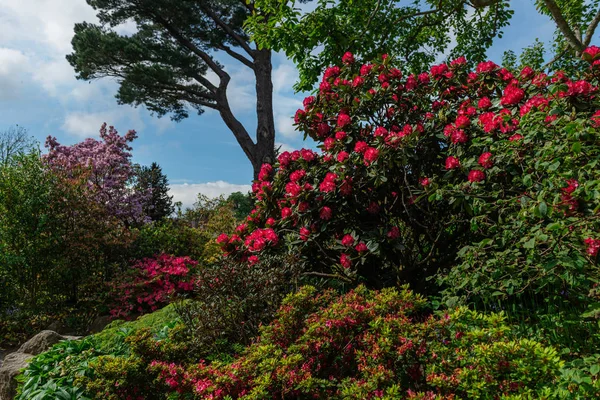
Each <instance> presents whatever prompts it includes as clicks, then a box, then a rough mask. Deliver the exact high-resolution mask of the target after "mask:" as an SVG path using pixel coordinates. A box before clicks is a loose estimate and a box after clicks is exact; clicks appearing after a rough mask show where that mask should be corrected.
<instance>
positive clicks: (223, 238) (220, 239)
mask: <svg viewBox="0 0 600 400" xmlns="http://www.w3.org/2000/svg"><path fill="white" fill-rule="evenodd" d="M213 237H214V236H213ZM227 242H229V236H227V234H225V233H221V234H220V235H219V237H217V243H219V244H226V243H227Z"/></svg>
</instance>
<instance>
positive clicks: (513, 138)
mask: <svg viewBox="0 0 600 400" xmlns="http://www.w3.org/2000/svg"><path fill="white" fill-rule="evenodd" d="M521 139H523V136H522V135H519V134H518V133H517V134H514V135H512V136H511V137H509V138H508V140H510V141H511V142H516V141H517V140H521Z"/></svg>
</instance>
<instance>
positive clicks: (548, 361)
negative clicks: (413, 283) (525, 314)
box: [151, 285, 563, 400]
mask: <svg viewBox="0 0 600 400" xmlns="http://www.w3.org/2000/svg"><path fill="white" fill-rule="evenodd" d="M424 306H425V302H424V300H423V299H422V298H421V297H419V296H418V295H415V294H413V293H412V292H410V291H408V290H406V289H403V290H400V291H398V290H396V289H384V290H382V291H379V292H378V291H371V290H368V289H366V288H365V287H364V286H362V285H361V286H359V287H358V288H357V289H355V290H353V291H351V292H349V293H347V294H345V295H343V296H337V295H336V294H335V293H334V292H333V291H326V292H324V293H321V294H317V291H316V289H314V288H313V287H304V288H302V289H301V290H300V291H299V292H297V293H296V294H293V295H290V296H288V297H287V298H286V300H284V302H283V304H282V306H281V308H280V309H279V311H278V314H277V316H276V319H275V320H274V321H273V322H272V323H271V324H269V325H268V326H265V327H264V328H263V329H262V334H261V336H260V338H259V339H258V341H257V342H256V343H254V344H253V345H251V346H250V347H248V348H247V350H246V352H245V354H244V355H243V356H241V357H239V358H237V359H235V360H234V361H233V362H230V363H218V362H213V363H212V364H209V365H207V364H205V363H200V364H199V365H194V366H191V367H188V368H185V367H184V366H181V365H178V364H176V363H168V362H160V361H155V362H153V363H152V365H151V368H153V369H154V370H155V371H157V372H158V373H159V376H160V379H161V380H162V382H163V385H164V386H165V390H166V391H167V392H172V394H173V395H175V393H179V396H178V397H175V398H197V399H214V400H216V399H226V398H228V399H232V398H233V399H247V400H250V399H273V398H277V399H304V398H315V399H378V398H386V399H454V398H476V399H479V398H500V397H501V396H518V395H521V396H523V397H519V398H548V395H549V394H550V393H551V391H552V386H553V384H554V382H555V381H557V379H558V377H559V374H560V371H559V370H560V368H561V367H562V365H563V362H562V361H561V360H560V358H559V356H558V355H557V352H556V351H555V350H553V349H551V348H549V347H544V346H543V345H541V344H540V343H538V342H535V341H533V340H529V339H513V338H511V335H510V328H509V327H508V326H507V325H506V324H505V321H504V317H503V316H502V315H499V314H490V315H486V316H484V315H482V314H478V313H476V312H473V311H469V310H468V309H466V308H458V309H456V310H454V311H450V312H448V313H447V314H441V315H437V316H431V315H430V316H427V315H426V314H424V312H423V311H424V310H423V309H424ZM228 396H229V397H228ZM511 398H517V397H511Z"/></svg>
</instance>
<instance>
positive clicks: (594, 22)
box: [583, 9, 600, 47]
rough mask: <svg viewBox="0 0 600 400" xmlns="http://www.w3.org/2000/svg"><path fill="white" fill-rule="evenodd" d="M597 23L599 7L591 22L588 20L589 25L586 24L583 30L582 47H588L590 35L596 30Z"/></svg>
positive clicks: (599, 16) (599, 15)
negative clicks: (586, 26)
mask: <svg viewBox="0 0 600 400" xmlns="http://www.w3.org/2000/svg"><path fill="white" fill-rule="evenodd" d="M599 23H600V9H598V12H597V13H596V16H595V17H594V19H593V20H592V22H590V25H589V26H588V28H587V30H586V31H585V41H584V42H583V46H584V47H588V46H589V45H590V43H591V42H592V36H594V32H596V28H597V27H598V24H599Z"/></svg>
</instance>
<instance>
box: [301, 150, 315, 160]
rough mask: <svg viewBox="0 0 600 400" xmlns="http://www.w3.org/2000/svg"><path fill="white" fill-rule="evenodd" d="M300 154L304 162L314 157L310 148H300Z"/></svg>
mask: <svg viewBox="0 0 600 400" xmlns="http://www.w3.org/2000/svg"><path fill="white" fill-rule="evenodd" d="M300 155H301V156H302V158H303V159H304V161H306V162H311V161H312V160H314V159H315V152H314V151H312V150H309V149H301V150H300Z"/></svg>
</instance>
